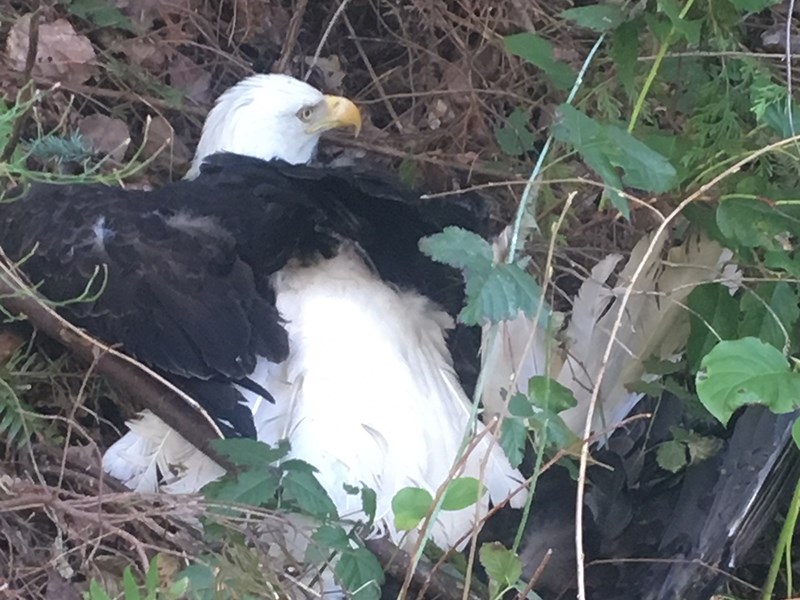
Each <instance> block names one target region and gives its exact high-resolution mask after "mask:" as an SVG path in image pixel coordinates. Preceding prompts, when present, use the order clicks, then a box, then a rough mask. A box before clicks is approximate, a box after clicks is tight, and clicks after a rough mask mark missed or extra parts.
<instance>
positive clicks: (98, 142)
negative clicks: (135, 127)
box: [78, 115, 131, 161]
mask: <svg viewBox="0 0 800 600" xmlns="http://www.w3.org/2000/svg"><path fill="white" fill-rule="evenodd" d="M78 132H79V133H80V134H81V135H82V136H83V138H84V139H85V140H86V141H87V142H88V143H89V146H90V147H91V149H92V150H93V151H94V152H97V153H99V154H107V155H109V156H110V157H111V158H113V159H114V160H117V161H120V160H122V158H123V157H124V156H125V151H126V150H127V149H128V145H129V144H130V142H131V133H130V130H129V129H128V125H127V124H126V123H125V122H124V121H122V120H121V119H112V118H111V117H107V116H106V115H89V116H88V117H84V118H83V119H81V121H80V123H78Z"/></svg>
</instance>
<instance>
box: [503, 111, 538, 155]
mask: <svg viewBox="0 0 800 600" xmlns="http://www.w3.org/2000/svg"><path fill="white" fill-rule="evenodd" d="M528 123H530V116H529V115H528V113H527V112H526V111H524V110H523V109H521V108H515V109H514V111H513V112H512V113H511V114H510V115H509V116H508V118H506V122H505V123H504V124H503V126H502V127H498V128H497V129H495V132H494V136H495V139H496V140H497V143H498V144H499V145H500V149H501V150H502V151H503V152H505V153H506V154H508V155H509V156H519V155H521V154H525V153H526V152H530V151H531V150H533V149H534V148H535V144H536V136H535V135H534V134H533V133H532V132H531V130H530V129H529V128H528Z"/></svg>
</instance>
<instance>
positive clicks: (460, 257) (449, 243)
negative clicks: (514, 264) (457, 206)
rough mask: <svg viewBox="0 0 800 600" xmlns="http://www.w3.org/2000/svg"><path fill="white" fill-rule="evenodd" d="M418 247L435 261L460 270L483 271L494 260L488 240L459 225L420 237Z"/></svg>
mask: <svg viewBox="0 0 800 600" xmlns="http://www.w3.org/2000/svg"><path fill="white" fill-rule="evenodd" d="M419 249H420V251H422V252H423V253H424V254H426V255H427V256H430V257H431V258H432V259H433V260H435V261H436V262H440V263H444V264H446V265H450V266H451V267H455V268H457V269H461V270H465V269H473V270H476V271H483V270H486V269H488V268H490V267H491V265H492V262H493V261H494V253H493V252H492V247H491V245H490V244H489V242H487V241H486V240H485V239H483V238H482V237H481V236H479V235H478V234H477V233H473V232H472V231H467V230H466V229H462V228H461V227H445V228H444V230H443V231H442V232H441V233H435V234H433V235H429V236H428V237H425V238H422V239H421V240H420V241H419Z"/></svg>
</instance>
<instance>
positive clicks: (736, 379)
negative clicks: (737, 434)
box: [696, 337, 800, 424]
mask: <svg viewBox="0 0 800 600" xmlns="http://www.w3.org/2000/svg"><path fill="white" fill-rule="evenodd" d="M696 383H697V395H698V396H699V397H700V401H701V402H702V403H703V405H704V406H705V407H706V408H707V409H708V411H709V412H710V413H711V414H712V415H714V416H715V417H716V418H717V419H718V420H719V421H721V422H722V423H723V424H727V422H728V420H729V419H730V418H731V415H733V413H734V412H735V411H736V410H737V409H738V408H739V407H741V406H745V405H747V404H762V405H764V406H767V407H769V409H770V410H771V411H773V412H776V413H786V412H790V411H792V410H794V408H795V407H796V406H797V405H798V404H800V374H798V373H793V372H792V371H791V370H790V369H789V363H788V362H787V360H786V358H785V357H784V356H783V354H781V352H780V350H778V349H777V348H775V347H774V346H770V345H769V344H765V343H764V342H762V341H761V340H759V339H756V338H752V337H750V338H744V339H741V340H734V341H724V342H720V343H719V344H717V346H716V347H715V348H714V349H713V350H712V351H711V352H709V353H708V355H707V356H706V357H705V358H703V362H702V365H701V370H700V371H699V372H698V373H697V378H696Z"/></svg>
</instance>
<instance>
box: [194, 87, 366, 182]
mask: <svg viewBox="0 0 800 600" xmlns="http://www.w3.org/2000/svg"><path fill="white" fill-rule="evenodd" d="M348 126H350V127H354V128H355V130H356V132H358V130H359V129H360V128H361V114H360V113H359V111H358V108H356V105H355V104H353V103H352V102H351V101H350V100H348V99H347V98H342V97H340V96H325V95H323V94H322V92H320V91H319V90H317V89H315V88H313V87H312V86H310V85H308V84H307V83H305V82H303V81H300V80H299V79H295V78H294V77H290V76H288V75H279V74H271V75H253V76H251V77H248V78H246V79H243V80H242V81H240V82H239V83H237V84H236V85H234V86H233V87H232V88H229V89H228V90H226V91H225V92H224V93H223V94H222V95H221V96H220V97H219V99H218V100H217V103H216V105H215V106H214V108H212V109H211V112H210V113H208V118H206V122H205V125H203V133H202V135H201V136H200V142H199V143H198V145H197V152H195V155H194V160H193V161H192V166H191V168H190V169H189V172H188V173H187V174H186V177H187V178H192V177H196V176H197V175H198V174H199V173H200V165H201V164H202V162H203V159H205V158H206V157H207V156H210V155H211V154H214V153H216V152H235V153H237V154H244V155H246V156H253V157H255V158H261V159H263V160H271V159H281V160H285V161H287V162H290V163H293V164H302V163H307V162H309V161H310V160H311V159H312V158H313V156H314V153H315V151H316V148H317V142H318V141H319V137H320V135H321V134H322V132H324V131H327V130H329V129H335V128H337V127H348Z"/></svg>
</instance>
